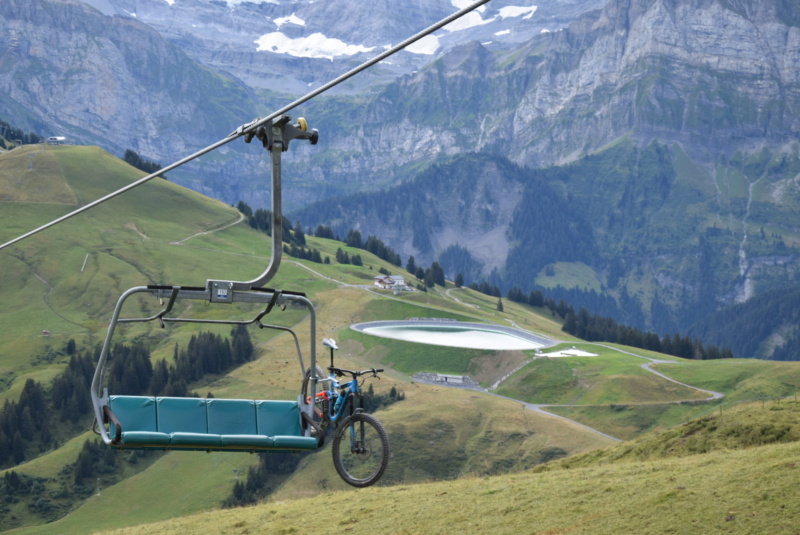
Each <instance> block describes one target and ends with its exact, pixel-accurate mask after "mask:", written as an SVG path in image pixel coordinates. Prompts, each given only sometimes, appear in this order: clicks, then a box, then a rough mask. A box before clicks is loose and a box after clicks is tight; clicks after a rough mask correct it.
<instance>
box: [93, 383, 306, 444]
mask: <svg viewBox="0 0 800 535" xmlns="http://www.w3.org/2000/svg"><path fill="white" fill-rule="evenodd" d="M109 408H110V409H111V411H112V412H113V413H114V415H115V416H116V418H117V420H118V421H119V423H120V428H121V435H120V441H119V443H117V444H115V446H117V447H123V448H124V447H131V448H165V449H171V448H176V449H187V450H229V451H255V450H277V451H295V450H315V449H317V447H318V442H317V439H316V438H314V437H306V436H303V430H302V428H301V426H300V409H299V407H298V405H297V402H296V401H253V400H249V399H202V398H173V397H158V398H154V397H147V396H110V397H109ZM109 434H110V435H111V436H112V437H115V436H116V425H115V424H114V422H113V420H112V421H111V422H110V423H109Z"/></svg>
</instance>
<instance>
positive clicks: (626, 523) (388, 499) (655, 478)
mask: <svg viewBox="0 0 800 535" xmlns="http://www.w3.org/2000/svg"><path fill="white" fill-rule="evenodd" d="M774 408H775V407H774V406H772V407H767V408H764V409H761V408H760V407H758V406H756V407H748V408H747V410H746V411H731V413H730V414H726V415H725V416H723V417H720V418H721V419H727V422H724V424H725V425H726V426H727V429H728V430H730V429H736V428H739V429H741V428H748V427H749V428H755V427H758V426H759V422H761V421H762V420H763V418H765V417H768V416H770V415H769V414H768V413H770V412H773V409H774ZM778 410H779V411H784V412H785V417H784V418H783V419H782V420H783V421H784V422H787V423H785V425H789V426H790V427H791V433H794V435H792V437H791V438H792V439H794V440H795V441H792V442H786V443H780V442H779V443H775V444H771V445H765V446H760V447H747V446H748V445H747V444H746V443H744V442H741V441H740V442H736V441H728V442H727V443H725V444H722V443H718V444H716V445H715V446H714V448H712V450H713V451H711V452H710V453H704V454H701V453H696V452H685V451H684V452H677V453H676V454H666V455H663V454H660V455H644V456H640V457H639V458H637V457H634V456H629V457H627V458H625V457H617V458H616V459H610V458H609V456H610V455H613V454H614V453H615V452H619V451H621V450H624V449H626V448H627V449H631V448H632V447H635V446H637V444H635V443H634V444H631V443H626V444H622V445H619V446H616V447H614V448H611V449H608V450H605V451H604V452H603V453H604V454H606V456H605V458H604V461H605V462H600V458H599V457H598V458H596V459H594V460H592V461H588V462H585V463H584V464H575V463H573V464H572V465H570V464H569V462H567V461H562V462H557V463H554V464H552V465H548V466H547V467H545V468H546V470H530V471H526V472H523V473H517V474H510V475H502V476H496V477H466V478H462V479H459V480H456V481H446V482H436V483H427V484H419V485H400V486H393V487H378V488H371V489H366V490H362V491H358V494H357V499H356V495H355V494H354V492H352V491H350V492H339V491H332V492H328V493H325V494H323V495H320V496H317V497H314V498H305V499H302V498H301V499H295V500H284V501H271V502H267V503H264V504H261V505H258V506H255V507H250V508H245V509H236V510H230V511H212V512H208V513H204V514H201V515H197V516H189V517H184V518H179V519H175V520H172V521H168V522H163V523H159V524H144V525H141V526H136V527H130V528H125V529H121V530H118V531H114V532H113V533H115V534H119V535H134V534H140V533H161V534H178V533H181V534H182V533H195V534H198V535H201V534H211V533H214V534H216V533H228V534H240V533H241V534H244V533H266V532H269V533H313V532H316V531H318V530H319V531H321V530H329V529H330V528H334V529H336V530H341V531H347V532H348V533H356V534H357V533H487V532H491V533H509V534H512V533H513V534H516V533H539V534H553V533H587V534H588V533H591V534H618V533H795V532H796V529H797V525H798V523H800V511H798V509H797V507H796V503H797V499H798V497H800V489H798V487H797V478H798V470H800V443H798V442H796V440H797V438H798V436H800V435H798V433H797V431H798V429H797V427H798V424H797V415H798V412H797V411H798V409H796V408H792V407H787V406H783V407H780V408H779V409H778ZM779 420H780V418H779ZM681 433H682V434H683V435H690V434H691V437H692V438H693V440H695V442H697V443H702V442H708V441H713V440H714V439H715V437H716V438H719V437H722V436H723V435H724V434H725V433H724V432H723V433H720V432H717V431H716V430H712V429H711V426H703V427H697V426H694V427H693V426H692V425H688V426H685V427H683V428H681V429H679V430H678V432H677V436H678V437H680V434H681ZM731 436H733V435H731ZM674 438H675V437H674V436H672V435H670V436H666V437H663V438H662V437H661V436H660V435H659V434H653V435H649V436H648V437H645V439H644V440H643V441H641V442H640V443H639V445H641V444H648V446H649V449H650V450H651V451H661V452H663V451H665V450H666V447H664V446H665V445H666V444H670V443H673V444H674V443H675V441H674ZM787 440H789V439H787ZM725 445H727V448H725V447H724V446H725ZM716 448H722V449H716ZM587 457H588V455H587ZM423 504H424V506H422V505H423ZM309 511H316V512H317V513H315V514H309ZM412 511H413V514H410V512H412ZM320 512H322V513H320Z"/></svg>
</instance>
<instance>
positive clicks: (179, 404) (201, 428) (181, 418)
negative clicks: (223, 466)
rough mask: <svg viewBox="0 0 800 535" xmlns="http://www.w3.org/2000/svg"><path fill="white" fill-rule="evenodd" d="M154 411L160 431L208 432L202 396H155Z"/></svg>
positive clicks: (206, 415) (204, 401) (204, 402)
mask: <svg viewBox="0 0 800 535" xmlns="http://www.w3.org/2000/svg"><path fill="white" fill-rule="evenodd" d="M156 411H157V414H158V430H159V431H161V432H162V433H201V434H207V433H208V414H207V412H206V400H204V399H202V398H156ZM120 421H121V420H120Z"/></svg>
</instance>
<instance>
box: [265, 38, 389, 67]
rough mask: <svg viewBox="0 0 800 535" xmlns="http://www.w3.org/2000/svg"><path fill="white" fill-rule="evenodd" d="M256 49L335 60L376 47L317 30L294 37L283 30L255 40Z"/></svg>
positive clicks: (299, 56)
mask: <svg viewBox="0 0 800 535" xmlns="http://www.w3.org/2000/svg"><path fill="white" fill-rule="evenodd" d="M255 43H256V44H257V45H258V48H257V49H256V50H258V51H266V52H272V53H275V54H287V55H289V56H294V57H297V58H325V59H329V60H333V59H334V58H335V57H337V56H353V55H355V54H360V53H362V52H370V51H371V50H373V49H374V48H375V47H365V46H362V45H348V44H347V43H345V42H344V41H342V40H340V39H335V38H330V37H325V36H324V35H323V34H321V33H319V32H317V33H313V34H311V35H309V36H307V37H298V38H296V39H292V38H291V37H287V36H286V35H284V34H283V33H281V32H272V33H267V34H264V35H262V36H261V37H259V38H258V39H256V40H255Z"/></svg>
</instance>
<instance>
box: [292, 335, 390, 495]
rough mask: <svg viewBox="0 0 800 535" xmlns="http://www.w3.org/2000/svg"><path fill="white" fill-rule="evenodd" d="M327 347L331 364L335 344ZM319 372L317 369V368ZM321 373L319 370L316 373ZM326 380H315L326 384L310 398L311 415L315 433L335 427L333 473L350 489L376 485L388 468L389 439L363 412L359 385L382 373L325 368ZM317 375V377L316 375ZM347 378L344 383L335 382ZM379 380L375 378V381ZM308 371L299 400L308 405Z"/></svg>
mask: <svg viewBox="0 0 800 535" xmlns="http://www.w3.org/2000/svg"><path fill="white" fill-rule="evenodd" d="M323 343H324V344H325V345H327V346H328V347H331V361H333V349H334V348H335V344H334V345H333V346H330V345H329V344H330V343H333V342H332V341H331V340H325V341H323ZM318 370H319V368H318ZM319 372H321V370H319ZM328 372H329V376H328V377H327V378H323V379H321V380H318V384H323V383H328V385H327V386H326V387H324V388H323V389H322V390H321V391H320V392H318V393H317V394H316V395H315V398H314V415H315V420H316V424H317V426H318V427H319V431H317V432H322V433H324V432H325V429H326V428H327V427H328V426H329V425H330V424H331V423H333V424H335V425H336V430H335V432H334V434H333V444H332V446H331V449H332V452H333V465H334V466H335V467H336V472H338V474H339V476H340V477H341V478H342V479H344V480H345V481H346V482H347V483H349V484H350V485H353V486H354V487H368V486H370V485H372V484H373V483H375V482H377V481H378V480H379V479H380V478H381V476H383V472H384V471H385V470H386V466H387V465H388V464H389V437H388V435H387V434H386V430H385V429H384V428H383V425H382V424H381V423H380V422H379V421H378V419H377V418H375V417H374V416H372V415H371V414H367V413H366V412H364V395H363V393H362V391H361V385H362V384H363V383H364V381H365V380H366V379H368V378H371V377H378V374H379V373H381V372H383V370H382V369H375V368H371V369H369V370H361V371H355V370H347V369H344V368H338V367H336V366H333V365H331V366H329V367H328ZM318 375H320V374H319V373H318ZM344 376H350V377H351V379H350V380H349V381H347V382H344V383H340V382H339V380H338V378H341V377H344ZM378 378H379V377H378ZM310 382H311V370H310V369H309V370H307V371H306V375H305V378H304V380H303V388H302V392H303V394H302V395H303V398H304V399H305V400H306V403H311V398H310V396H308V392H309V389H308V386H309V383H310Z"/></svg>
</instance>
